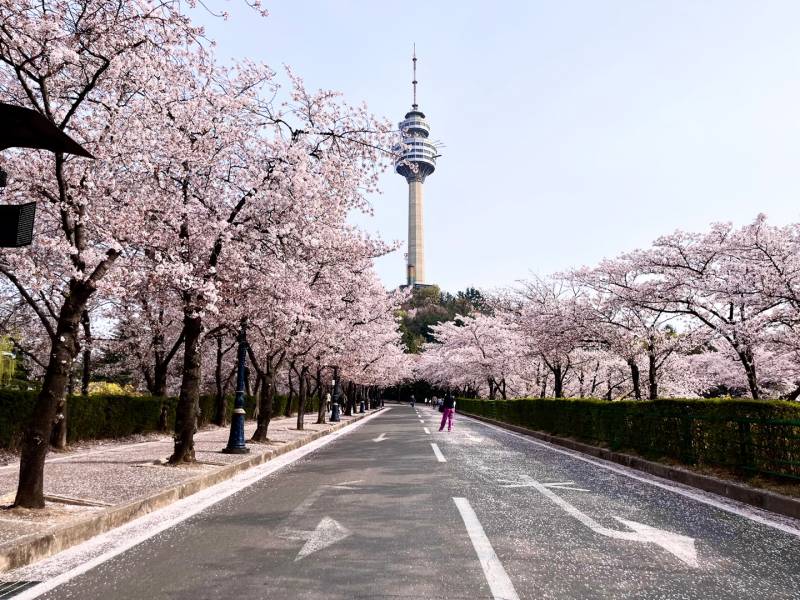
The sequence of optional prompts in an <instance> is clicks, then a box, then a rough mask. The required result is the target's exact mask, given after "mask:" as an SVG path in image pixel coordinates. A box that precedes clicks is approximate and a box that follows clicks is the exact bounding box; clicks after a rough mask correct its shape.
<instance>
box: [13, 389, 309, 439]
mask: <svg viewBox="0 0 800 600" xmlns="http://www.w3.org/2000/svg"><path fill="white" fill-rule="evenodd" d="M36 396H37V392H23V391H18V390H8V389H2V388H0V448H6V449H14V448H18V447H19V443H20V440H21V439H22V432H23V429H24V428H25V425H26V424H27V423H28V420H29V419H30V417H31V414H32V413H33V407H34V405H35V403H36ZM286 400H287V398H286V396H276V397H275V401H274V404H273V415H280V414H283V410H284V408H285V407H286ZM226 401H227V404H228V410H227V415H228V416H229V417H230V414H231V412H232V411H233V401H234V397H233V396H228V397H226ZM256 402H257V399H256V398H254V397H253V396H246V397H245V408H244V409H245V415H246V418H247V419H250V418H252V416H253V412H254V411H255V407H256ZM177 403H178V399H177V398H158V397H155V396H114V395H103V394H95V395H92V396H70V397H69V399H68V400H67V441H68V442H70V443H71V442H76V441H79V440H90V439H102V438H117V437H124V436H128V435H133V434H137V433H146V432H148V431H157V430H158V423H159V419H160V417H161V406H162V405H164V404H166V405H167V415H168V416H167V431H172V428H173V427H174V426H175V407H176V405H177ZM215 403H216V402H215V398H214V396H209V395H203V396H201V397H200V414H199V415H198V419H197V421H198V426H203V425H206V424H208V423H210V422H211V420H212V419H213V418H214V411H215ZM297 405H298V402H297V398H296V397H295V398H294V399H293V401H292V413H293V414H297ZM318 406H319V401H318V400H317V399H316V398H314V399H309V401H308V402H306V413H312V412H316V411H317V407H318Z"/></svg>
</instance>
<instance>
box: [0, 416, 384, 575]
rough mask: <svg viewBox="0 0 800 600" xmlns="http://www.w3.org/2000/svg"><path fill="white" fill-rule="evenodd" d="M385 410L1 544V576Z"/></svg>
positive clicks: (356, 417)
mask: <svg viewBox="0 0 800 600" xmlns="http://www.w3.org/2000/svg"><path fill="white" fill-rule="evenodd" d="M381 410H383V408H378V409H375V410H372V411H370V412H369V413H365V414H363V415H361V414H359V415H354V416H353V419H351V420H350V421H348V422H347V423H338V424H336V425H333V426H331V427H330V428H329V429H326V430H325V431H314V432H312V433H309V434H308V435H305V436H303V437H302V438H299V439H296V440H293V441H291V442H287V443H286V444H283V445H282V446H280V447H277V448H271V449H270V451H269V452H260V453H257V454H250V455H248V457H247V458H245V459H243V460H240V461H238V462H235V463H233V464H230V465H226V466H225V467H222V468H220V469H217V470H216V471H213V472H211V473H205V474H203V475H198V476H197V477H193V478H192V479H189V480H187V481H184V482H182V483H178V484H175V485H173V486H171V487H168V488H166V489H163V490H161V491H159V492H156V493H154V494H151V495H150V496H146V497H144V498H139V499H137V500H131V501H130V502H126V503H124V504H119V505H116V506H113V507H110V508H107V509H104V510H102V511H100V512H98V513H96V514H94V515H91V516H89V517H86V518H85V519H80V520H78V521H76V522H74V523H70V524H68V525H62V526H58V527H54V528H53V529H51V530H49V531H44V532H40V533H34V534H31V535H28V536H24V537H21V538H18V539H16V540H12V541H10V542H6V543H4V544H0V573H5V572H7V571H11V570H13V569H18V568H19V567H24V566H25V565H28V564H31V563H33V562H36V561H38V560H41V559H43V558H47V557H48V556H52V555H53V554H57V553H59V552H61V551H62V550H66V549H67V548H69V547H71V546H74V545H76V544H80V543H82V542H85V541H86V540H88V539H91V538H93V537H95V536H97V535H100V534H101V533H105V532H107V531H110V530H111V529H115V528H117V527H120V526H121V525H124V524H125V523H128V522H130V521H133V520H134V519H138V518H139V517H142V516H144V515H146V514H148V513H151V512H153V511H155V510H158V509H160V508H164V507H165V506H168V505H169V504H172V503H173V502H176V501H178V500H181V499H183V498H186V497H187V496H191V495H192V494H196V493H197V492H199V491H201V490H204V489H206V488H208V487H211V486H212V485H216V484H217V483H220V482H222V481H225V480H226V479H230V478H231V477H233V476H234V475H236V474H238V473H240V472H242V471H246V470H247V469H250V468H252V467H256V466H258V465H261V464H263V463H265V462H269V461H270V460H272V459H273V458H275V457H277V456H280V455H281V454H286V453H287V452H290V451H292V450H296V449H297V448H300V447H301V446H305V445H306V444H308V443H310V442H313V441H314V440H317V439H319V438H321V437H324V436H326V435H329V434H331V433H333V432H334V431H338V430H339V429H343V428H344V427H347V426H348V425H352V424H353V423H355V422H357V421H360V420H361V419H363V418H365V417H367V416H370V415H374V414H375V413H377V412H380V411H381Z"/></svg>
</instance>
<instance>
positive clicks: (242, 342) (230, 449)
mask: <svg viewBox="0 0 800 600" xmlns="http://www.w3.org/2000/svg"><path fill="white" fill-rule="evenodd" d="M237 341H238V342H239V348H238V357H237V358H238V364H237V366H236V399H235V400H234V402H233V414H232V415H231V433H230V436H229V437H228V445H227V446H226V447H225V448H223V450H222V451H223V452H224V453H225V454H247V453H248V452H250V449H249V448H248V447H247V446H246V445H245V443H244V414H245V413H244V372H245V364H244V363H245V359H246V358H247V323H246V321H245V319H242V328H241V330H240V331H239V336H238V337H237Z"/></svg>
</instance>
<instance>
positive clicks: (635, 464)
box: [461, 412, 800, 519]
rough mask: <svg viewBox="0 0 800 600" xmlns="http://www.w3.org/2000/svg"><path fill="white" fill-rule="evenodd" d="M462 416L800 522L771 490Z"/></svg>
mask: <svg viewBox="0 0 800 600" xmlns="http://www.w3.org/2000/svg"><path fill="white" fill-rule="evenodd" d="M461 414H463V415H464V416H467V417H471V418H473V419H476V420H478V421H485V422H486V423H491V424H492V425H496V426H497V427H502V428H503V429H508V430H510V431H514V432H516V433H521V434H523V435H528V436H530V437H534V438H537V439H539V440H542V441H544V442H549V443H551V444H555V445H557V446H563V447H564V448H569V449H570V450H575V451H577V452H581V453H582V454H588V455H590V456H594V457H596V458H602V459H604V460H607V461H610V462H614V463H617V464H620V465H624V466H626V467H630V468H631V469H636V470H637V471H644V472H645V473H649V474H650V475H656V476H657V477H661V478H663V479H668V480H670V481H676V482H678V483H683V484H684V485H688V486H691V487H694V488H698V489H701V490H704V491H706V492H712V493H714V494H717V495H719V496H724V497H726V498H730V499H731V500H737V501H739V502H743V503H745V504H750V505H751V506H756V507H758V508H761V509H764V510H768V511H770V512H773V513H778V514H780V515H785V516H787V517H793V518H795V519H800V500H797V499H795V498H790V497H789V496H784V495H782V494H777V493H775V492H770V491H767V490H758V489H755V488H751V487H749V486H746V485H741V484H738V483H735V482H733V481H726V480H725V479H719V478H717V477H711V476H709V475H701V474H700V473H695V472H693V471H689V470H688V469H681V468H680V467H673V466H671V465H664V464H661V463H657V462H653V461H650V460H645V459H643V458H639V457H638V456H632V455H630V454H622V453H620V452H612V451H611V450H608V449H606V448H600V447H599V446H592V445H590V444H584V443H582V442H576V441H575V440H570V439H567V438H562V437H558V436H555V435H550V434H549V433H543V432H541V431H535V430H533V429H528V428H526V427H520V426H519V425H511V424H510V423H504V422H502V421H497V420H496V419H490V418H488V417H482V416H478V415H473V414H470V413H466V412H462V413H461Z"/></svg>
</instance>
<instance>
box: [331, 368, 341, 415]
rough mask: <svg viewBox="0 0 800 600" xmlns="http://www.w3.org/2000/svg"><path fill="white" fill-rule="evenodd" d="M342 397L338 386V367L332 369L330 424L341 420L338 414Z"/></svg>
mask: <svg viewBox="0 0 800 600" xmlns="http://www.w3.org/2000/svg"><path fill="white" fill-rule="evenodd" d="M341 396H342V388H341V387H340V386H339V367H333V401H332V402H331V423H337V422H339V421H341V420H342V418H341V416H340V413H339V399H340V398H341Z"/></svg>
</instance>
